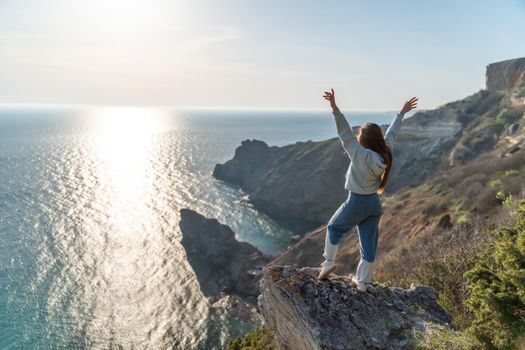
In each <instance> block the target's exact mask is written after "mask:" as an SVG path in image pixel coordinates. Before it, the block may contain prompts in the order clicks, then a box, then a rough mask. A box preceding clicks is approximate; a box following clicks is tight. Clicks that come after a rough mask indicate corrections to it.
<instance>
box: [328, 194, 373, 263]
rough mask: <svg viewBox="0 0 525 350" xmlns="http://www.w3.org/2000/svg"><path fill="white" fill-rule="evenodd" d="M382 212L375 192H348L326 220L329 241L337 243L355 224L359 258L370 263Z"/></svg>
mask: <svg viewBox="0 0 525 350" xmlns="http://www.w3.org/2000/svg"><path fill="white" fill-rule="evenodd" d="M382 214H383V207H382V205H381V201H380V200H379V196H378V195H377V194H376V193H373V194H358V193H354V192H349V193H348V198H347V199H346V201H344V203H343V204H341V206H340V207H339V208H338V209H337V210H336V212H335V213H334V215H332V218H331V219H330V221H329V222H328V228H327V231H328V232H327V234H328V235H329V236H328V237H329V239H330V243H332V244H338V243H339V241H340V240H341V237H342V236H343V234H344V233H346V232H348V231H350V230H351V229H352V228H353V227H354V226H356V225H357V231H358V233H359V250H360V253H361V258H362V259H364V260H366V261H368V262H370V263H372V262H374V260H375V257H376V249H377V237H378V235H379V220H380V219H381V215H382Z"/></svg>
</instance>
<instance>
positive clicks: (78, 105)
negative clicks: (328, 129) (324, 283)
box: [0, 102, 395, 113]
mask: <svg viewBox="0 0 525 350" xmlns="http://www.w3.org/2000/svg"><path fill="white" fill-rule="evenodd" d="M0 108H143V109H150V108H151V109H155V108H158V109H194V110H199V109H201V110H239V111H242V110H245V111H304V112H326V111H328V112H330V109H329V108H326V109H325V108H304V107H245V106H187V105H186V106H184V105H183V106H177V105H147V104H87V103H1V102H0ZM343 111H348V112H378V113H381V112H384V113H391V112H395V109H343Z"/></svg>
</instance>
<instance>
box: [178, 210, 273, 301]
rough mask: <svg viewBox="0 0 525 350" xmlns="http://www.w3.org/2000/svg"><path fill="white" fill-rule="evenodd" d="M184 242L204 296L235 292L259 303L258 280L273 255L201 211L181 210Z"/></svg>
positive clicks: (180, 224) (213, 297)
mask: <svg viewBox="0 0 525 350" xmlns="http://www.w3.org/2000/svg"><path fill="white" fill-rule="evenodd" d="M180 214H181V220H180V223H179V226H180V229H181V232H182V245H183V246H184V248H185V249H186V254H187V256H188V261H189V263H190V264H191V266H192V267H193V269H194V271H195V274H196V276H197V279H198V280H199V284H200V286H201V290H202V292H203V293H204V295H206V296H208V297H211V298H212V299H217V298H219V297H221V294H226V295H228V294H234V295H238V296H240V297H243V298H244V299H245V300H247V301H250V302H252V303H255V300H256V298H257V296H258V295H259V289H258V287H257V281H258V280H259V278H260V277H261V269H262V267H263V266H265V265H266V264H267V263H268V261H270V260H271V257H270V256H267V255H264V254H263V253H262V252H261V251H259V249H257V248H256V247H254V246H252V245H251V244H249V243H246V242H239V241H237V240H236V239H235V234H234V232H233V231H232V230H231V228H230V227H229V226H227V225H223V224H221V223H220V222H218V221H217V220H216V219H210V218H206V217H204V216H202V215H200V214H199V213H197V212H195V211H192V210H189V209H181V211H180Z"/></svg>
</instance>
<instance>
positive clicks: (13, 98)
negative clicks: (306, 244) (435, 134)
mask: <svg viewBox="0 0 525 350" xmlns="http://www.w3.org/2000/svg"><path fill="white" fill-rule="evenodd" d="M524 38H525V1H524V0H521V1H517V0H508V1H482V0H477V1H463V0H462V1H457V0H456V1H443V0H440V1H437V0H436V1H364V0H363V1H359V2H358V1H348V0H347V1H343V0H341V1H308V0H301V1H286V0H281V1H274V0H264V1H263V0H261V1H256V0H238V1H233V0H221V1H218V0H207V1H206V0H191V1H182V0H45V1H44V0H40V1H37V0H0V103H37V104H40V103H44V104H47V103H50V104H117V105H126V104H133V105H143V104H146V105H178V106H209V107H213V106H222V107H254V108H256V107H265V108H325V107H326V103H325V102H326V101H324V100H322V98H321V95H322V92H323V91H324V90H325V89H327V88H330V87H333V88H334V89H335V90H336V96H338V100H339V103H340V105H341V107H342V108H344V109H358V110H391V109H398V108H399V107H400V106H401V105H402V103H403V101H404V100H405V99H406V98H408V97H411V96H414V95H417V96H418V97H419V98H420V107H423V108H432V107H435V106H437V105H440V104H443V103H445V102H448V101H451V100H455V99H458V98H462V97H464V96H466V95H469V94H471V93H473V92H475V91H477V90H479V89H481V88H483V86H484V72H485V66H486V65H487V64H488V63H491V62H495V61H499V60H504V59H509V58H516V57H522V56H525V39H524Z"/></svg>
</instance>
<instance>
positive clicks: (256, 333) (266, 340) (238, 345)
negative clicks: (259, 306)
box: [226, 325, 277, 350]
mask: <svg viewBox="0 0 525 350" xmlns="http://www.w3.org/2000/svg"><path fill="white" fill-rule="evenodd" d="M275 349H277V347H276V345H275V341H274V334H273V332H272V331H271V330H270V329H268V327H266V325H260V326H259V327H257V328H255V329H254V330H252V331H251V332H250V333H248V334H247V335H246V336H245V337H243V338H241V337H237V338H235V339H233V340H230V341H229V342H228V346H227V347H226V350H275Z"/></svg>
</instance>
